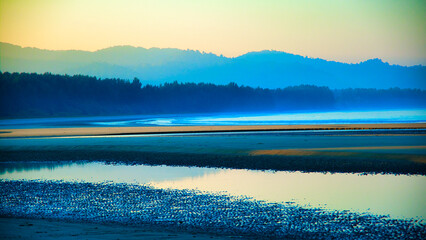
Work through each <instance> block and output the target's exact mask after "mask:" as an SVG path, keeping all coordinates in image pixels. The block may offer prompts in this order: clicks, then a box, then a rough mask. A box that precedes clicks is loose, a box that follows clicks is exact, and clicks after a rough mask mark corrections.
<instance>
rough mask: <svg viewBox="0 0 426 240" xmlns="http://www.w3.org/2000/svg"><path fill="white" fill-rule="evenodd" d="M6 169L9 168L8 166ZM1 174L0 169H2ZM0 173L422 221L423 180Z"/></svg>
mask: <svg viewBox="0 0 426 240" xmlns="http://www.w3.org/2000/svg"><path fill="white" fill-rule="evenodd" d="M9 168H10V166H9ZM3 169H4V167H3ZM19 169H20V170H19V171H17V170H15V171H13V170H12V171H10V170H8V171H2V172H1V174H0V179H8V180H17V179H26V180H34V179H42V180H64V181H85V182H105V181H112V182H115V183H131V184H149V185H152V186H154V187H156V188H171V189H198V190H201V191H207V192H213V193H217V192H226V193H228V194H231V195H245V196H249V197H252V198H255V199H258V200H265V201H269V202H295V203H297V204H300V205H305V206H308V205H310V206H312V207H318V206H320V207H324V208H328V209H336V210H352V211H357V212H371V213H375V214H384V215H387V214H389V215H391V216H392V217H397V218H400V217H404V218H407V217H408V218H411V217H419V218H421V219H425V217H426V206H425V204H424V199H426V191H425V188H424V186H425V183H426V177H425V176H406V175H401V176H395V175H357V174H322V173H300V172H271V171H251V170H233V169H212V168H196V167H191V168H189V167H169V166H145V165H136V166H127V165H105V164H102V163H93V162H92V163H84V164H75V163H73V164H65V165H59V166H56V167H52V166H50V167H41V168H36V167H34V166H31V167H28V168H22V167H20V168H19Z"/></svg>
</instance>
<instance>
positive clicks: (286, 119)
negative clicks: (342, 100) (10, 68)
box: [0, 109, 426, 129]
mask: <svg viewBox="0 0 426 240" xmlns="http://www.w3.org/2000/svg"><path fill="white" fill-rule="evenodd" d="M418 122H426V110H423V109H419V110H391V111H346V112H345V111H339V112H294V113H259V114H254V113H250V114H248V113H233V114H223V113H218V114H175V115H171V114H167V115H129V116H105V117H67V118H65V117H64V118H27V119H5V120H0V128H3V129H7V128H37V127H113V126H121V127H126V126H194V125H281V124H282V125H288V124H289V125H291V124H352V123H353V124H356V123H418Z"/></svg>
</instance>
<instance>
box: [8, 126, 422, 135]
mask: <svg viewBox="0 0 426 240" xmlns="http://www.w3.org/2000/svg"><path fill="white" fill-rule="evenodd" d="M368 129H371V130H374V129H426V123H391V124H388V123H386V124H381V123H380V124H324V125H241V126H235V125H232V126H165V127H83V128H30V129H3V130H1V131H0V137H1V138H7V137H54V136H103V135H104V136H107V135H133V134H165V133H209V132H251V131H253V132H255V131H303V130H368Z"/></svg>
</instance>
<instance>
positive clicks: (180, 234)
mask: <svg viewBox="0 0 426 240" xmlns="http://www.w3.org/2000/svg"><path fill="white" fill-rule="evenodd" d="M425 129H426V124H424V123H418V124H348V125H344V124H338V125H283V126H192V127H114V128H109V127H107V128H105V127H99V128H44V129H8V130H1V132H2V133H0V166H1V169H0V170H1V171H0V172H1V173H10V172H12V173H13V172H20V171H29V172H31V171H33V170H34V171H33V172H37V169H40V168H44V169H46V168H47V169H53V168H62V167H61V164H64V166H67V165H69V164H75V163H81V164H82V167H84V166H85V165H84V164H85V163H100V164H106V165H110V166H117V167H118V168H119V166H123V165H126V166H133V165H155V166H160V165H168V166H190V167H191V166H196V167H201V168H206V169H207V168H229V169H253V170H272V171H287V172H288V173H290V172H294V171H299V172H301V175H300V177H301V178H302V180H303V179H305V178H304V177H305V176H303V174H306V176H308V175H309V173H312V172H319V174H322V173H349V174H351V173H361V174H373V175H374V174H385V175H387V176H389V175H391V174H408V175H411V174H415V176H416V177H417V179H418V177H419V176H420V177H423V176H425V175H426V157H425V156H426V153H425V152H426V146H425V138H426V133H425ZM347 130H349V131H347ZM58 163H61V164H58ZM128 170H129V169H128ZM241 171H244V170H241ZM171 173H172V172H169V174H171ZM105 174H110V173H105ZM138 174H139V175H143V174H144V173H142V172H139V171H138ZM145 174H146V173H145ZM123 175H126V172H123ZM194 177H195V178H204V177H206V175H200V176H194ZM410 177H411V176H410ZM89 178H90V175H89ZM306 179H307V178H306ZM306 179H305V180H306ZM305 180H303V181H305ZM280 183H281V184H287V185H285V186H284V185H283V186H281V185H276V186H275V187H280V188H281V187H291V185H292V184H295V183H292V182H291V181H290V182H288V181H287V182H284V183H283V182H282V181H280ZM225 184H226V183H225ZM271 186H272V183H269V185H266V186H264V187H271ZM322 187H327V186H322ZM0 189H1V194H0V200H1V201H0V217H1V218H0V223H2V222H3V223H4V224H1V227H2V230H3V231H2V233H1V234H2V235H0V237H3V238H9V239H13V238H19V237H21V238H23V239H25V238H26V239H31V236H34V235H33V234H36V236H39V237H40V239H49V238H51V239H53V238H55V237H61V238H81V237H83V238H87V239H99V238H102V239H116V238H126V239H137V238H141V237H144V238H147V239H159V238H166V239H167V238H172V239H173V238H175V239H187V238H195V239H210V238H213V239H215V238H216V239H222V238H224V239H226V238H228V237H233V238H235V237H237V238H248V237H250V238H276V239H285V238H290V239H294V238H296V239H324V238H338V239H377V238H393V239H416V238H418V239H422V238H424V237H425V236H426V227H425V223H424V220H423V218H422V217H420V218H403V217H401V218H398V217H396V218H395V217H393V216H392V217H391V216H386V215H380V214H374V213H366V212H362V211H361V212H357V211H353V210H346V209H348V208H344V210H342V209H340V210H337V209H326V208H323V207H310V206H302V205H298V203H297V201H296V202H291V201H290V202H280V201H282V200H278V202H277V201H275V202H265V201H263V200H256V199H253V198H250V197H245V196H243V195H238V194H237V195H228V194H226V193H219V194H217V193H211V192H201V191H199V190H190V189H185V188H184V189H180V190H179V189H167V188H161V187H160V188H155V187H153V186H151V185H149V184H147V185H145V184H136V185H135V184H123V183H118V184H117V183H115V182H114V181H112V182H96V181H94V182H92V183H89V182H78V181H69V180H65V181H64V180H62V179H60V180H55V181H51V180H30V179H27V180H25V179H24V180H22V179H18V180H16V179H15V180H11V179H1V180H0ZM419 196H421V194H420V195H415V196H414V197H416V198H419ZM402 204H404V203H402ZM369 207H370V206H369ZM385 213H386V212H385ZM386 214H387V213H386ZM420 216H423V215H420ZM111 224H112V225H111ZM58 228H59V229H61V231H60V234H59V233H58V234H59V235H55V234H51V233H52V232H53V231H56V230H54V229H58ZM14 229H16V230H14ZM62 229H63V230H62ZM50 231H51V232H50Z"/></svg>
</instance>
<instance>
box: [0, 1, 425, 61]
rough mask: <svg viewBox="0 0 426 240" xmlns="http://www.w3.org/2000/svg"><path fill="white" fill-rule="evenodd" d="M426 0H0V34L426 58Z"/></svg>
mask: <svg viewBox="0 0 426 240" xmlns="http://www.w3.org/2000/svg"><path fill="white" fill-rule="evenodd" d="M425 10H426V2H425V1H424V0H404V1H399V0H345V1H342V0H323V1H319V0H318V1H315V0H259V1H253V0H145V1H144V0H140V1H139V0H114V1H113V0H111V1H108V0H90V1H87V0H0V41H1V42H7V43H12V44H16V45H20V46H24V47H37V48H43V49H52V50H59V49H61V50H65V49H78V50H89V51H94V50H98V49H102V48H106V47H111V46H116V45H132V46H139V47H145V48H150V47H159V48H180V49H194V50H200V51H205V52H213V53H216V54H223V55H225V56H228V57H234V56H238V55H241V54H244V53H246V52H249V51H259V50H265V49H273V50H279V51H285V52H289V53H294V54H300V55H303V56H309V57H314V58H324V59H327V60H337V61H344V62H359V61H364V60H366V59H370V58H381V59H383V60H384V61H388V62H390V63H395V64H403V65H413V64H426V44H425V39H426V28H425V22H426V21H425V12H426V11H425Z"/></svg>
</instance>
